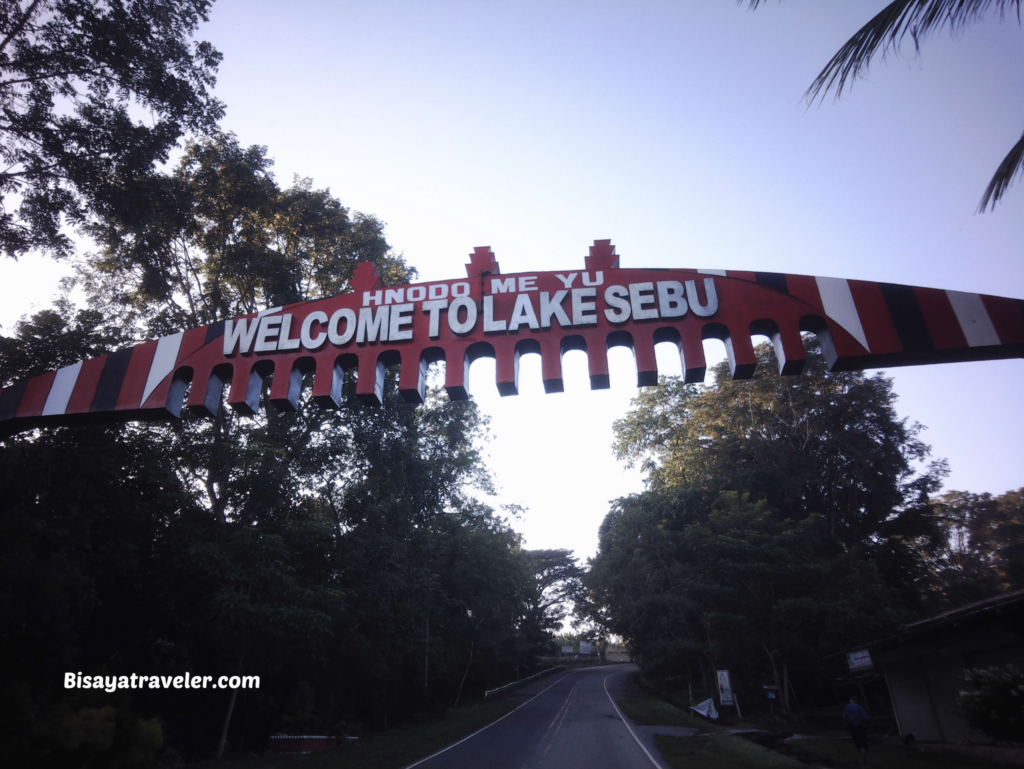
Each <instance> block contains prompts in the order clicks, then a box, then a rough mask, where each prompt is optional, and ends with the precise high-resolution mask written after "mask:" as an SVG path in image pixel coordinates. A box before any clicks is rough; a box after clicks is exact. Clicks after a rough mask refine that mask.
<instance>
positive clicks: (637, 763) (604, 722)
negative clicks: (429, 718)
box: [407, 665, 665, 769]
mask: <svg viewBox="0 0 1024 769" xmlns="http://www.w3.org/2000/svg"><path fill="white" fill-rule="evenodd" d="M635 670H636V666H635V665H608V666H604V667H596V668H585V669H583V670H576V671H572V672H570V673H556V674H554V675H551V676H546V677H544V678H542V679H540V680H539V681H535V682H534V683H532V684H530V685H529V686H528V687H524V688H523V689H520V690H519V691H517V692H516V698H517V699H520V700H524V702H523V704H522V705H520V706H519V707H518V708H517V709H516V710H515V711H513V712H512V713H510V714H509V715H507V716H505V717H504V718H502V719H500V720H498V721H495V722H494V723H493V724H491V725H490V726H488V727H485V728H484V729H481V730H480V731H479V732H477V733H476V734H474V735H471V736H470V737H468V738H466V739H465V740H463V741H462V742H458V743H455V744H454V745H452V746H449V747H448V748H445V749H444V750H442V751H441V752H439V753H435V754H434V755H433V756H430V757H428V758H426V759H423V760H422V761H419V762H417V763H414V764H410V765H409V767H408V768H407V769H412V768H413V767H416V769H664V767H665V763H664V760H663V759H662V758H661V756H660V755H659V754H658V752H657V749H656V748H655V747H654V744H653V738H652V737H651V736H648V735H645V734H643V733H642V731H641V730H638V729H637V728H636V727H635V726H631V724H627V723H626V721H624V720H623V717H622V716H621V715H620V714H619V712H618V710H617V708H616V706H615V705H614V704H613V703H612V700H613V699H615V700H618V699H620V698H621V697H622V693H621V690H622V687H623V685H624V684H625V683H626V680H627V678H628V676H629V674H630V673H632V672H634V671H635ZM641 741H642V742H643V743H644V744H643V745H641Z"/></svg>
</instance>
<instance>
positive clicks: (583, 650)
mask: <svg viewBox="0 0 1024 769" xmlns="http://www.w3.org/2000/svg"><path fill="white" fill-rule="evenodd" d="M580 654H590V644H588V643H587V642H586V641H580Z"/></svg>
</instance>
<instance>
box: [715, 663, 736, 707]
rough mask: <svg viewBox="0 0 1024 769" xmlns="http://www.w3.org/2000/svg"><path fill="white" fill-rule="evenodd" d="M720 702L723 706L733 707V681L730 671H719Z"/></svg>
mask: <svg viewBox="0 0 1024 769" xmlns="http://www.w3.org/2000/svg"><path fill="white" fill-rule="evenodd" d="M718 700H719V702H721V703H722V704H723V705H733V704H734V702H733V698H732V680H731V679H730V678H729V671H728V670H719V671H718Z"/></svg>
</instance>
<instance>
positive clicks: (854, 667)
mask: <svg viewBox="0 0 1024 769" xmlns="http://www.w3.org/2000/svg"><path fill="white" fill-rule="evenodd" d="M846 664H847V665H848V666H849V667H850V672H851V673H856V672H858V671H861V670H871V669H872V668H873V667H874V666H875V665H874V663H873V662H872V661H871V652H870V651H868V650H867V649H858V650H857V651H855V652H847V653H846Z"/></svg>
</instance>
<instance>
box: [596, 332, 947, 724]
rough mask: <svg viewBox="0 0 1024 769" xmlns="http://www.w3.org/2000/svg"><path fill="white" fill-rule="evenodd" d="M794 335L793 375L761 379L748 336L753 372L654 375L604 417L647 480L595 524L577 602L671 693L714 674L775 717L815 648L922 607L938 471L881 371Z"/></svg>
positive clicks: (822, 665) (822, 668)
mask: <svg viewBox="0 0 1024 769" xmlns="http://www.w3.org/2000/svg"><path fill="white" fill-rule="evenodd" d="M807 345H808V364H807V370H806V372H805V373H804V374H803V375H801V376H799V377H778V376H777V375H775V374H774V371H775V370H776V367H775V361H774V353H773V351H772V349H771V347H770V345H762V346H760V347H758V349H757V357H758V366H757V369H756V372H755V375H754V377H753V379H750V380H740V381H734V380H732V379H731V378H730V376H729V372H728V367H727V364H725V363H723V364H721V365H720V366H719V367H717V368H716V370H715V372H714V373H715V381H714V384H712V385H710V386H708V387H706V388H705V387H703V386H696V385H688V384H684V383H683V382H681V381H680V380H678V379H671V378H669V379H665V380H664V381H663V382H662V386H661V387H659V388H657V389H650V390H645V391H644V392H642V393H641V394H640V395H638V396H637V398H636V399H634V405H633V408H632V409H631V411H630V412H629V414H627V416H626V417H625V418H624V419H622V420H620V421H618V422H617V423H616V424H615V433H616V445H615V448H616V451H617V453H618V455H619V456H620V457H621V458H622V459H624V460H626V461H627V462H628V463H640V464H642V466H643V467H644V468H645V469H646V470H647V472H648V474H649V481H648V488H647V490H646V491H645V492H644V493H642V494H638V495H634V496H631V497H626V498H623V499H620V500H617V501H616V502H615V503H614V504H613V506H612V510H611V512H609V514H608V516H607V517H606V518H605V521H604V523H603V524H602V526H601V529H600V540H599V548H598V553H597V556H596V557H595V558H594V559H593V560H592V561H591V564H590V571H589V573H588V575H587V577H586V578H585V584H586V587H587V588H588V590H589V592H590V596H589V605H588V607H587V608H588V610H589V611H590V612H591V614H592V616H594V617H595V619H596V620H597V621H599V622H602V623H603V624H604V625H605V626H606V627H607V628H608V629H609V630H611V631H612V632H614V633H617V634H619V635H621V636H623V637H624V638H626V639H627V641H628V643H629V644H630V646H631V647H632V649H633V651H634V654H635V655H636V657H637V658H639V660H640V662H641V664H642V665H643V666H644V667H645V669H646V670H647V671H648V672H649V673H650V674H652V675H655V676H660V677H661V678H663V679H664V680H665V681H667V682H669V684H670V685H674V684H673V682H675V684H678V683H679V682H682V681H686V682H689V684H690V685H693V684H694V682H696V688H698V689H700V688H704V689H709V688H710V686H709V684H710V681H711V680H713V679H712V671H713V670H714V669H715V668H717V667H719V666H720V667H726V668H730V669H732V670H733V671H734V675H735V678H734V681H737V682H739V684H738V685H739V686H740V687H741V691H742V687H744V686H746V687H751V688H754V687H755V686H756V687H759V685H760V684H761V683H769V682H770V683H772V684H773V685H776V686H779V687H780V696H781V697H782V698H783V704H784V707H785V708H786V709H788V708H789V706H790V696H791V694H793V693H794V692H797V691H799V692H801V695H802V696H804V697H810V696H813V694H814V693H815V692H816V691H817V689H818V688H820V686H822V684H823V682H824V681H825V680H827V674H828V671H829V666H830V664H837V663H836V660H831V662H830V661H829V659H828V655H829V654H832V653H835V652H838V651H841V650H842V649H843V648H846V647H849V646H851V645H852V644H855V643H856V642H858V641H860V640H867V639H870V638H872V637H875V636H877V635H878V634H879V633H881V632H884V631H885V630H887V629H891V628H892V627H894V626H895V624H896V623H898V622H899V621H900V620H901V619H902V618H911V617H916V616H918V615H919V614H920V613H921V612H924V611H926V609H927V606H928V595H929V590H930V589H931V587H932V585H933V569H932V564H933V563H934V560H935V559H936V558H937V557H939V553H940V551H941V549H942V546H943V541H944V540H943V528H942V525H941V521H940V516H939V515H938V514H937V511H936V508H935V505H933V504H932V502H931V500H930V497H931V495H932V494H934V492H935V491H936V490H937V489H938V487H939V483H940V480H941V478H942V476H943V475H944V472H945V467H944V464H943V463H942V462H933V463H932V464H931V465H925V466H922V462H923V461H925V460H926V459H927V457H928V455H929V448H928V447H927V446H926V445H925V444H924V443H923V442H922V441H921V440H920V437H919V433H920V429H921V428H920V427H919V426H917V425H910V424H908V423H907V422H906V421H905V420H902V419H900V418H899V417H898V416H897V414H896V412H895V408H894V401H895V395H894V394H893V392H892V384H891V381H890V380H888V379H886V378H885V377H884V376H881V375H875V376H865V375H864V374H863V373H860V372H850V373H830V372H829V371H828V370H827V368H826V366H825V363H824V360H823V358H822V355H821V352H820V350H819V349H818V348H817V346H816V344H814V343H812V342H807ZM758 699H760V698H758Z"/></svg>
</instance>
